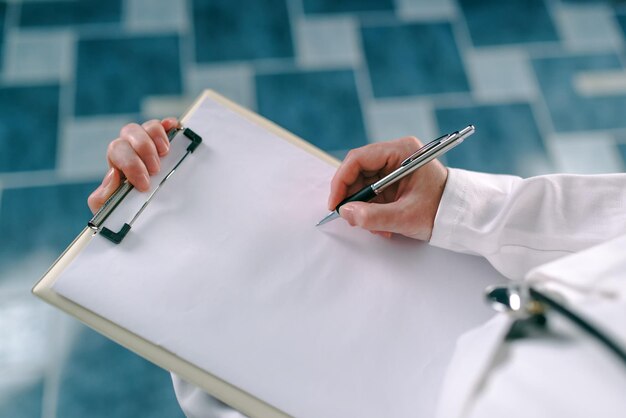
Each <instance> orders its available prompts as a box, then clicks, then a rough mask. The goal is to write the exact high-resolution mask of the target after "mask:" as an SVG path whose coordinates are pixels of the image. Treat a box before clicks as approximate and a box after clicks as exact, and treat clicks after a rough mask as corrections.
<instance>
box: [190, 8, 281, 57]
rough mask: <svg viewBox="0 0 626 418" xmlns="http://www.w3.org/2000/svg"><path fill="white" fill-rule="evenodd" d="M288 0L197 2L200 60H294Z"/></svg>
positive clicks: (195, 20) (197, 51)
mask: <svg viewBox="0 0 626 418" xmlns="http://www.w3.org/2000/svg"><path fill="white" fill-rule="evenodd" d="M285 1H286V0H265V1H258V0H243V1H232V0H194V1H193V24H194V34H195V37H196V39H195V45H196V61H197V62H201V63H206V62H214V61H232V60H248V59H257V58H285V57H293V45H292V39H291V29H290V26H289V16H288V14H287V5H286V2H285Z"/></svg>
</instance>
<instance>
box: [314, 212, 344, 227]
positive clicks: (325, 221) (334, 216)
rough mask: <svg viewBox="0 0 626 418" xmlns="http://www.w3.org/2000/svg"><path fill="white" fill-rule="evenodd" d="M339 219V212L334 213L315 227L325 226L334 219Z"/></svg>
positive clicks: (325, 217)
mask: <svg viewBox="0 0 626 418" xmlns="http://www.w3.org/2000/svg"><path fill="white" fill-rule="evenodd" d="M338 217H339V214H338V213H337V211H332V212H330V213H329V214H328V215H326V216H324V218H323V219H322V220H321V221H319V222H318V223H317V224H315V226H320V225H324V224H325V223H327V222H330V221H332V220H333V219H337V218H338Z"/></svg>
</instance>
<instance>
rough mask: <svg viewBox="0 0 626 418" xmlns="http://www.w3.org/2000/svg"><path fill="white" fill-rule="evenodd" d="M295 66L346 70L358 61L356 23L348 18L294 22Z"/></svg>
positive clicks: (359, 59) (358, 43)
mask: <svg viewBox="0 0 626 418" xmlns="http://www.w3.org/2000/svg"><path fill="white" fill-rule="evenodd" d="M296 33H297V34H298V36H297V40H298V59H297V62H298V65H300V66H301V67H303V68H319V67H348V66H353V65H357V64H358V63H359V62H360V61H361V49H360V40H359V38H358V33H357V22H356V21H355V20H354V19H352V18H350V17H318V18H310V19H298V20H297V21H296Z"/></svg>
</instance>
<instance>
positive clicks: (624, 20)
mask: <svg viewBox="0 0 626 418" xmlns="http://www.w3.org/2000/svg"><path fill="white" fill-rule="evenodd" d="M615 16H616V18H617V23H619V26H620V27H621V28H622V32H623V34H624V36H626V11H623V12H621V13H616V15H615Z"/></svg>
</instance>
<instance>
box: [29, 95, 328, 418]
mask: <svg viewBox="0 0 626 418" xmlns="http://www.w3.org/2000/svg"><path fill="white" fill-rule="evenodd" d="M207 98H208V99H211V100H213V101H215V102H217V103H219V104H220V105H222V106H224V107H226V108H228V109H230V110H232V111H234V112H235V113H237V114H239V115H240V116H242V117H244V118H246V119H248V120H250V121H252V122H253V123H255V124H257V125H260V126H261V127H263V128H265V129H267V130H269V131H270V132H272V133H274V134H276V135H277V136H279V137H281V138H283V139H285V140H287V141H289V142H290V143H292V144H294V145H296V146H298V147H300V148H302V149H303V150H305V151H307V152H309V153H310V154H312V155H314V156H316V157H318V158H320V159H321V160H323V161H325V162H327V163H328V164H330V165H332V166H335V167H338V166H339V164H340V161H339V160H338V159H336V158H335V157H333V156H331V155H329V154H328V153H326V152H324V151H323V150H321V149H319V148H318V147H316V146H314V145H313V144H311V143H309V142H307V141H305V140H304V139H302V138H300V137H298V136H296V135H294V134H293V133H291V132H289V131H287V130H286V129H284V128H282V127H280V126H278V125H277V124H275V123H274V122H272V121H270V120H268V119H266V118H264V117H263V116H261V115H258V114H256V113H254V112H253V111H251V110H248V109H246V108H245V107H242V106H240V105H239V104H237V103H235V102H232V101H231V100H229V99H227V98H226V97H224V96H222V95H220V94H219V93H217V92H215V91H214V90H209V89H207V90H204V91H203V92H202V93H201V94H200V96H199V97H198V98H197V99H196V100H195V101H194V103H192V105H191V106H190V107H189V108H188V109H187V110H186V111H185V112H184V114H183V115H182V116H181V117H180V118H179V120H180V122H181V124H183V125H185V123H186V122H187V121H188V119H189V118H190V117H191V115H193V114H194V112H195V111H196V110H197V109H198V107H200V105H201V104H202V102H204V101H205V100H206V99H207ZM93 236H94V234H93V231H92V230H91V229H90V228H89V227H86V228H85V229H83V231H81V232H80V233H79V234H78V236H77V237H76V238H75V239H74V240H73V241H72V242H71V243H70V244H69V245H68V247H67V248H66V249H65V250H64V251H63V252H62V253H61V255H59V257H58V258H57V259H56V260H55V261H54V263H53V264H52V265H51V266H50V267H49V268H48V270H47V271H46V272H45V273H44V274H43V276H42V277H41V278H40V279H39V280H38V281H37V283H35V285H34V286H33V288H32V289H31V293H33V295H35V296H37V297H38V298H40V299H42V300H43V301H45V302H46V303H48V304H50V305H52V306H54V307H56V308H59V309H61V310H62V311H64V312H65V313H67V314H68V315H70V316H72V317H74V318H76V319H78V320H79V321H80V322H82V323H84V324H85V325H87V326H88V327H90V328H92V329H93V330H95V331H96V332H98V333H100V334H102V335H104V336H105V337H107V338H109V339H111V340H113V341H115V342H116V343H118V344H120V345H122V346H123V347H125V348H126V349H128V350H130V351H132V352H133V353H135V354H137V355H139V356H140V357H143V358H145V359H146V360H148V361H150V362H152V363H154V364H155V365H157V366H159V367H161V368H163V369H165V370H169V371H171V372H174V373H176V374H179V375H180V376H181V377H183V378H184V379H186V380H188V381H189V382H190V383H193V384H195V385H196V386H198V387H200V388H202V389H203V390H205V391H206V392H207V393H210V394H211V395H212V396H215V397H216V398H217V399H219V400H220V401H222V402H224V403H226V404H228V405H230V406H232V407H233V408H235V409H237V410H239V411H241V412H242V413H244V414H246V415H249V416H251V417H258V418H289V417H290V415H288V414H286V413H285V412H283V411H281V410H279V409H277V408H275V407H273V406H272V405H270V404H268V403H266V402H264V401H263V400H261V399H259V398H257V397H255V396H253V395H251V394H249V393H247V392H246V391H244V390H242V389H240V388H238V387H236V386H234V385H232V384H230V383H228V382H226V381H224V380H222V379H220V378H219V377H217V376H214V375H213V374H211V373H209V372H207V371H205V370H202V369H200V368H199V367H197V366H195V365H193V364H192V363H190V362H188V361H186V360H184V359H182V358H180V357H178V356H176V355H175V354H174V353H172V352H170V351H168V350H166V349H165V348H163V347H160V346H157V345H156V344H154V343H151V342H149V341H148V340H146V339H144V338H142V337H140V336H138V335H136V334H134V333H133V332H131V331H129V330H127V329H125V328H123V327H121V326H119V325H117V324H115V323H113V322H112V321H109V320H107V319H105V318H104V317H102V316H100V315H98V314H96V313H95V312H93V311H90V310H88V309H87V308H85V307H83V306H81V305H79V304H77V303H75V302H73V301H71V300H70V299H67V298H65V297H63V296H61V295H59V294H57V293H56V292H55V291H54V290H53V288H52V286H53V285H54V282H55V281H56V279H57V277H58V276H59V274H60V273H61V272H62V271H63V270H64V269H65V268H66V267H67V266H68V265H69V264H70V263H71V262H72V261H73V260H74V258H76V257H77V256H78V254H79V253H80V251H82V250H83V249H84V248H85V247H86V246H87V245H88V244H89V242H90V241H91V239H92V238H93Z"/></svg>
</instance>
